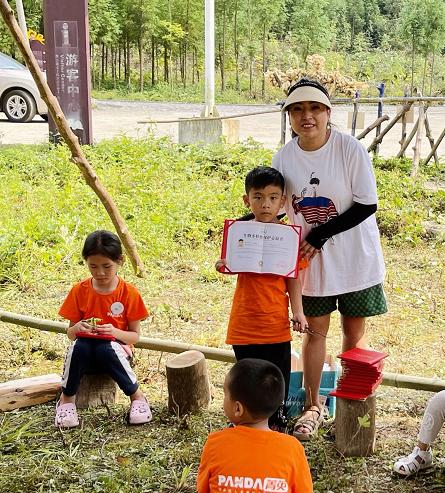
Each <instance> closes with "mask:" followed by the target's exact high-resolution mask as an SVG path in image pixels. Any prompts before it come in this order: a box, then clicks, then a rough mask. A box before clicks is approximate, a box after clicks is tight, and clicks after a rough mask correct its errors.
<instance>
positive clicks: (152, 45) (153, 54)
mask: <svg viewBox="0 0 445 493" xmlns="http://www.w3.org/2000/svg"><path fill="white" fill-rule="evenodd" d="M155 57H156V46H155V37H154V36H152V37H151V85H152V86H154V85H155V80H156V79H155V70H156V66H155Z"/></svg>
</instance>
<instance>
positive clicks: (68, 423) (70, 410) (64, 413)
mask: <svg viewBox="0 0 445 493" xmlns="http://www.w3.org/2000/svg"><path fill="white" fill-rule="evenodd" d="M54 424H55V425H56V426H57V427H58V428H59V427H60V428H74V427H76V426H79V417H78V416H77V409H76V405H75V404H71V403H68V404H60V401H57V404H56V418H55V420H54Z"/></svg>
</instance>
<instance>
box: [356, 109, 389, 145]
mask: <svg viewBox="0 0 445 493" xmlns="http://www.w3.org/2000/svg"><path fill="white" fill-rule="evenodd" d="M387 120H389V116H388V115H383V116H381V117H380V118H377V120H376V121H375V122H374V123H371V125H369V127H366V128H365V130H363V132H361V133H359V134H358V135H357V137H356V139H357V140H361V139H363V138H364V137H366V136H367V135H368V134H369V132H371V130H374V128H375V127H377V126H379V125H381V124H382V123H383V122H386V121H387Z"/></svg>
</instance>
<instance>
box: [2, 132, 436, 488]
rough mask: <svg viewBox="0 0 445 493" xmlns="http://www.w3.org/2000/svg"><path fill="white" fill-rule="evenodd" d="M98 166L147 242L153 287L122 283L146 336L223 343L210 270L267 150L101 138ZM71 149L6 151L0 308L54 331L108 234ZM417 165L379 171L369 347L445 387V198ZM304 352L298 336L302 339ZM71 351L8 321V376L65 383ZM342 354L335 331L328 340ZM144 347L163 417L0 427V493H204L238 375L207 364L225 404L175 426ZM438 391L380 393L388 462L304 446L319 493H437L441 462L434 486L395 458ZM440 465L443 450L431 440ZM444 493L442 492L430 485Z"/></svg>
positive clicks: (382, 448)
mask: <svg viewBox="0 0 445 493" xmlns="http://www.w3.org/2000/svg"><path fill="white" fill-rule="evenodd" d="M86 152H87V154H88V158H89V159H90V161H91V163H92V164H93V166H94V167H95V169H96V170H97V173H98V175H99V176H100V178H101V180H102V181H103V183H104V184H105V186H106V187H107V188H108V190H109V192H110V193H111V194H112V196H113V197H114V199H115V201H116V203H117V205H118V207H119V209H120V211H121V213H122V214H123V216H124V217H125V219H126V221H127V223H128V226H129V228H130V231H131V233H132V235H133V237H134V238H135V240H136V242H137V246H138V249H139V252H140V254H141V257H142V259H143V261H144V263H145V265H146V268H147V271H148V275H147V277H146V278H144V279H138V278H136V277H135V276H134V274H133V272H132V271H131V267H130V265H129V263H128V262H127V264H126V265H125V266H124V268H123V270H122V275H123V277H124V278H126V279H127V280H129V281H130V282H133V283H134V284H136V285H137V287H138V288H139V289H140V291H141V293H142V295H143V297H144V299H145V300H146V302H147V305H148V306H149V307H150V310H151V316H150V319H149V320H148V321H147V322H144V323H143V334H144V335H147V336H150V337H159V338H168V339H176V340H179V341H190V342H194V343H197V344H203V345H210V346H217V347H226V346H225V345H224V338H225V331H226V324H227V316H228V310H229V307H230V300H231V296H232V293H233V283H234V280H235V279H234V277H231V276H222V275H220V274H217V273H216V272H215V270H214V262H215V260H216V259H217V258H218V256H219V249H220V240H221V230H222V223H223V219H224V218H226V217H237V216H239V215H241V214H243V213H244V212H245V209H244V206H243V204H242V200H241V196H242V193H243V177H244V175H245V173H246V171H247V170H249V169H251V168H252V167H254V166H256V165H260V164H268V163H270V160H271V155H272V152H271V151H270V150H265V149H263V148H262V147H261V146H259V145H257V144H256V143H254V142H249V143H247V144H244V145H236V146H227V145H225V144H223V143H221V144H217V145H212V146H207V147H199V146H183V145H178V144H173V143H172V142H170V141H169V140H167V139H158V140H156V139H144V140H131V139H127V138H120V139H115V140H112V141H108V142H105V141H103V142H101V143H100V144H99V145H97V146H95V147H91V148H87V149H86ZM68 157H69V153H68V151H67V149H66V148H65V147H63V146H59V147H48V146H35V147H26V146H13V147H5V148H4V149H2V153H1V154H0V180H1V183H2V187H3V193H2V194H1V195H0V209H1V211H2V214H1V216H0V306H1V307H2V309H4V310H8V311H13V312H17V313H23V314H27V315H33V316H37V317H42V318H48V319H57V318H58V316H57V310H58V308H59V306H60V304H61V302H62V300H63V298H64V296H65V295H66V293H67V291H68V289H69V288H70V287H71V285H72V284H73V283H74V282H75V281H76V280H78V279H81V278H83V277H86V276H87V270H86V268H85V266H84V264H83V262H82V260H81V257H80V250H81V245H82V242H83V239H84V237H85V235H86V234H87V233H89V232H91V231H92V230H94V229H97V228H109V229H111V228H112V225H111V223H110V221H109V219H108V216H107V215H106V213H105V212H104V209H103V207H102V205H101V203H100V202H99V200H98V199H97V198H96V196H95V195H94V194H93V192H92V191H91V190H90V189H89V188H88V187H87V186H86V185H85V184H84V182H83V180H82V179H81V177H80V173H79V171H78V169H77V168H76V166H75V165H74V164H71V163H69V160H68ZM410 166H411V162H410V161H409V160H401V161H400V160H395V159H392V160H377V161H376V163H375V168H376V176H377V180H378V187H379V196H380V210H379V212H378V220H379V224H380V227H381V230H382V233H383V235H384V236H383V245H384V250H385V258H386V264H387V270H388V275H387V281H386V284H385V289H386V293H387V296H388V300H389V307H390V310H389V313H388V314H387V315H384V316H382V317H375V318H374V319H372V320H370V321H369V329H370V343H371V346H372V347H374V348H375V349H377V350H384V351H387V352H388V353H389V355H390V357H389V358H388V360H387V362H386V368H385V369H386V371H394V372H401V373H406V374H414V375H421V376H435V375H436V376H438V377H440V378H445V365H444V359H443V333H444V329H445V322H444V320H445V300H444V297H443V291H444V287H445V274H444V272H445V269H444V267H445V248H444V245H443V241H444V238H443V237H441V236H440V235H439V236H435V237H434V238H432V237H431V236H430V234H429V233H427V232H426V231H425V228H424V226H423V221H425V220H428V221H431V222H435V223H437V224H441V223H442V224H443V222H444V216H445V193H444V192H443V191H440V190H439V191H430V190H429V189H427V188H426V187H424V182H425V181H426V180H428V181H438V180H439V181H440V180H442V179H443V176H442V175H441V174H440V172H439V171H438V170H437V169H436V168H435V166H431V167H428V169H427V170H425V169H423V170H422V173H421V174H420V175H419V178H418V179H417V181H415V182H414V181H412V180H411V179H410V178H409V170H410ZM293 344H294V347H295V349H296V350H299V349H300V346H301V340H300V339H299V337H298V336H295V338H294V343H293ZM67 345H68V341H67V340H66V338H64V337H63V336H61V335H56V334H50V333H44V332H39V331H37V330H32V329H26V328H22V327H16V326H14V325H11V324H5V323H0V378H1V380H3V381H5V380H12V379H16V378H21V377H25V376H32V375H40V374H45V373H53V372H56V373H60V371H61V368H62V364H63V356H64V353H65V351H66V348H67ZM328 348H329V351H330V352H331V353H333V354H337V353H338V351H339V349H340V334H339V329H338V320H337V319H336V320H335V323H334V324H333V326H332V330H331V333H330V334H329V337H328ZM168 357H169V356H168V355H161V354H160V353H156V352H149V351H144V350H139V351H138V352H137V356H136V372H137V374H138V376H139V379H140V382H141V385H142V387H143V389H144V391H145V392H146V393H147V395H148V396H149V398H150V400H151V402H152V404H153V408H154V421H153V423H151V424H150V425H147V426H143V427H140V428H129V427H128V426H127V425H126V423H125V418H126V410H127V406H128V404H127V402H126V400H125V399H124V398H123V397H122V399H121V400H120V402H119V403H118V404H117V405H115V406H111V407H110V408H99V409H92V410H83V411H81V412H80V414H81V419H82V426H81V428H80V429H77V430H72V431H63V432H59V431H55V430H54V428H53V419H54V416H53V414H54V403H49V404H47V405H41V406H35V407H32V408H30V409H25V410H18V411H13V412H8V413H2V414H1V415H0V456H1V459H0V462H1V466H2V474H1V477H0V492H1V493H6V492H8V493H19V492H23V491H26V492H59V491H66V492H73V493H74V492H82V491H95V492H130V491H132V492H160V491H164V492H174V491H175V492H176V491H183V492H189V493H191V492H192V491H194V480H195V477H196V472H197V465H198V461H199V455H200V450H201V448H202V445H203V443H204V441H205V438H206V435H207V433H208V432H209V431H211V430H215V429H217V428H220V427H221V426H224V424H225V420H224V418H223V416H222V410H221V403H222V382H223V374H224V373H225V372H226V371H227V368H228V365H225V364H221V363H217V362H209V370H210V374H211V380H212V384H213V386H214V401H213V403H212V405H211V408H210V410H209V411H208V412H204V413H202V414H201V415H200V416H197V417H192V418H187V419H184V420H179V419H177V418H176V417H172V416H168V415H167V411H166V382H165V371H164V361H165V358H168ZM427 397H429V394H427V393H422V392H407V391H400V390H395V389H388V388H385V387H381V388H380V390H379V400H378V402H379V403H378V431H377V435H378V442H377V453H376V455H375V456H373V457H370V458H367V459H344V458H339V457H338V455H337V454H336V452H335V449H334V447H333V443H332V433H331V431H332V430H331V429H330V427H329V426H327V427H326V428H324V429H323V430H322V433H321V436H320V437H319V438H318V439H317V441H315V442H314V443H311V444H308V445H306V450H307V454H308V457H309V461H310V464H311V467H312V471H313V475H314V480H315V487H316V491H317V492H320V493H321V492H326V491H329V490H331V491H333V492H335V493H340V492H341V493H345V492H351V493H352V492H353V493H362V492H363V493H365V492H366V493H368V492H371V493H372V492H374V491H375V492H376V493H377V492H379V491H385V492H389V493H408V492H411V491H413V488H414V489H415V491H418V492H425V493H426V492H429V491H440V490H441V488H442V489H443V487H444V482H443V475H441V468H440V466H438V467H437V469H436V470H435V471H434V472H433V473H431V474H428V475H420V476H419V477H417V478H413V479H412V480H409V481H403V480H398V479H397V478H395V477H394V476H393V475H392V474H391V472H390V470H391V466H392V463H393V460H394V459H395V458H396V457H397V456H400V455H402V454H404V453H407V452H409V451H410V450H411V447H412V445H413V443H414V440H415V436H416V431H417V426H418V423H419V419H420V416H421V415H422V412H423V409H424V405H425V402H426V399H427ZM435 450H437V455H438V456H442V457H443V456H445V441H444V439H443V436H442V438H439V440H438V441H437V443H436V444H435ZM433 487H435V488H436V490H434V489H433Z"/></svg>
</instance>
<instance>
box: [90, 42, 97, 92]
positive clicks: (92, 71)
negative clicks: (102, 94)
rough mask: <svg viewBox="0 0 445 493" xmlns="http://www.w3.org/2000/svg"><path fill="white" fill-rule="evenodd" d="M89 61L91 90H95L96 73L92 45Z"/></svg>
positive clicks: (92, 45)
mask: <svg viewBox="0 0 445 493" xmlns="http://www.w3.org/2000/svg"><path fill="white" fill-rule="evenodd" d="M90 59H91V85H92V86H93V89H96V71H95V66H94V65H95V63H96V58H95V56H94V44H91V45H90Z"/></svg>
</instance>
